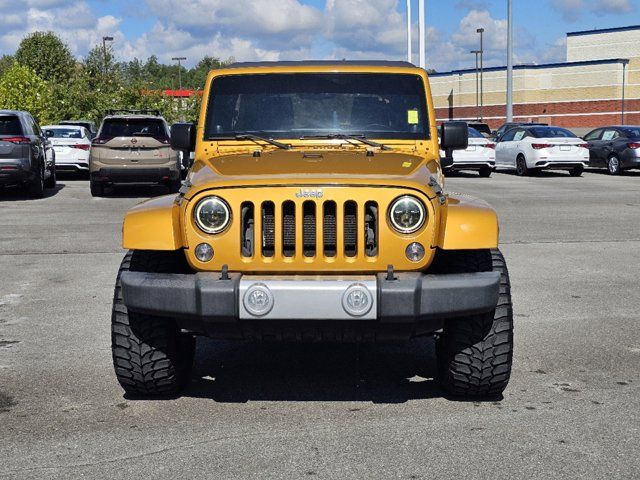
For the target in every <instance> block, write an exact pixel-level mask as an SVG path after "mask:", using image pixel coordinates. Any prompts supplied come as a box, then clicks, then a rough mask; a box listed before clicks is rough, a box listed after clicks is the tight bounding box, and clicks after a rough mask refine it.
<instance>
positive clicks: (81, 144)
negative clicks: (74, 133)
mask: <svg viewBox="0 0 640 480" xmlns="http://www.w3.org/2000/svg"><path fill="white" fill-rule="evenodd" d="M73 148H77V149H80V150H85V151H88V150H89V148H91V146H90V145H87V144H84V143H79V144H77V145H74V146H73Z"/></svg>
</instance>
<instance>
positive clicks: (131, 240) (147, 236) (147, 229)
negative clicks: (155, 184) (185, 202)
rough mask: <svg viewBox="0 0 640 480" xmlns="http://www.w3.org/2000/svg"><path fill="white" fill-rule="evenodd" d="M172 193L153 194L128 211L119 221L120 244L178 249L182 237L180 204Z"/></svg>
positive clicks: (131, 246)
mask: <svg viewBox="0 0 640 480" xmlns="http://www.w3.org/2000/svg"><path fill="white" fill-rule="evenodd" d="M174 200H175V195H166V196H163V197H158V198H153V199H151V200H147V201H146V202H142V203H141V204H139V205H136V206H135V207H133V208H132V209H131V210H129V211H128V212H127V215H126V216H125V217H124V224H123V225H122V246H123V247H124V248H126V249H129V250H178V249H180V248H183V247H184V246H185V245H184V238H183V236H182V233H181V228H180V206H179V205H177V204H176V203H175V202H174Z"/></svg>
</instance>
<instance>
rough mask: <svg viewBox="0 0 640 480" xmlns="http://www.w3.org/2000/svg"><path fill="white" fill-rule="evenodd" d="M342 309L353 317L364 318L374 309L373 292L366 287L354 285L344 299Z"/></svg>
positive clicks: (348, 289) (345, 293)
mask: <svg viewBox="0 0 640 480" xmlns="http://www.w3.org/2000/svg"><path fill="white" fill-rule="evenodd" d="M342 307H343V308H344V310H345V312H347V313H348V314H349V315H351V316H352V317H362V316H364V315H366V314H367V313H369V311H370V310H371V307H373V297H372V296H371V292H369V289H368V288H367V287H365V286H364V285H361V284H359V283H354V284H353V285H351V286H350V287H349V288H347V291H346V292H344V296H343V297H342Z"/></svg>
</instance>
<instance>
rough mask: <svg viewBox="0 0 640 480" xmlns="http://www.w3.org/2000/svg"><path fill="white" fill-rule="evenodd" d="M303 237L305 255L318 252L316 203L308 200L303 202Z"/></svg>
mask: <svg viewBox="0 0 640 480" xmlns="http://www.w3.org/2000/svg"><path fill="white" fill-rule="evenodd" d="M302 215H303V224H302V239H303V242H302V243H303V245H302V247H303V249H304V256H305V257H314V256H315V254H316V203H315V202H311V201H307V202H304V203H303V204H302Z"/></svg>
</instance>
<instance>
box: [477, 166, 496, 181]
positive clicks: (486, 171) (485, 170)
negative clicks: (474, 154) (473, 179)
mask: <svg viewBox="0 0 640 480" xmlns="http://www.w3.org/2000/svg"><path fill="white" fill-rule="evenodd" d="M491 173H493V169H491V168H489V167H480V170H478V175H480V176H481V177H483V178H489V177H490V176H491Z"/></svg>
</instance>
